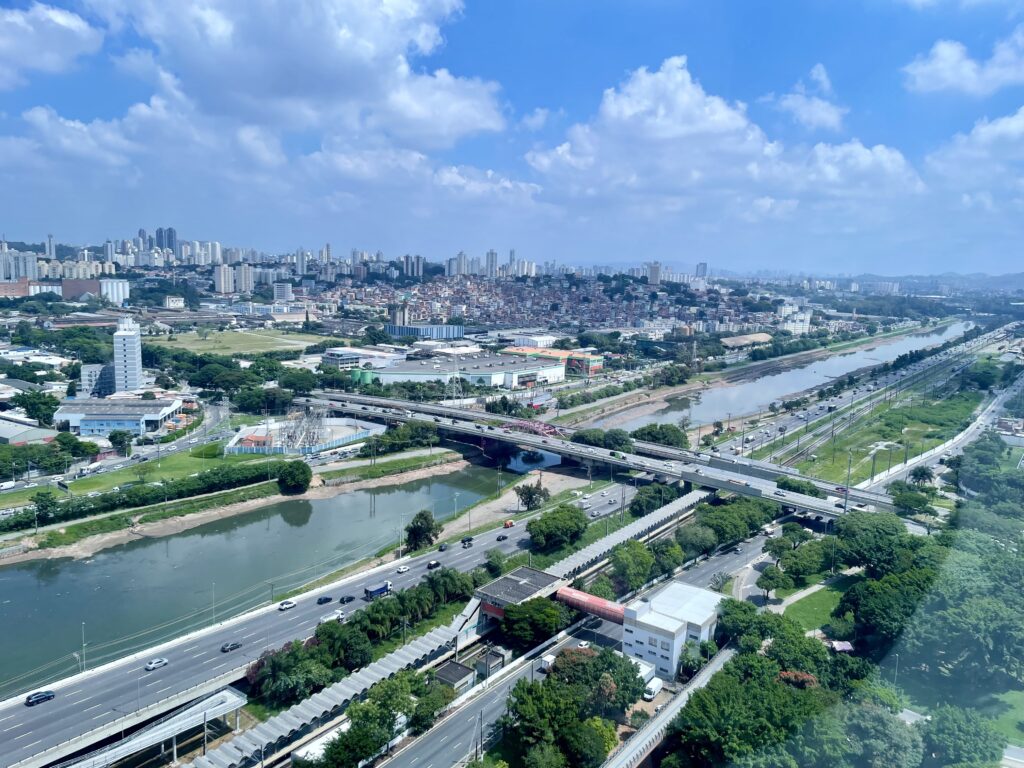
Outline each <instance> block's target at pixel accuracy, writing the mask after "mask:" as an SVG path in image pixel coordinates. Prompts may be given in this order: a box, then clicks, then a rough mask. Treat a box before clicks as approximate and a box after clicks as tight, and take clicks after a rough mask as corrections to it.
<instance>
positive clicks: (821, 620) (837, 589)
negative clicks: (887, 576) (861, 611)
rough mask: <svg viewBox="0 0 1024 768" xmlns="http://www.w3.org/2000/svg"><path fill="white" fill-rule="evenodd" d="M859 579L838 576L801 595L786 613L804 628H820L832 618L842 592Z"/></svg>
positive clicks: (805, 629)
mask: <svg viewBox="0 0 1024 768" xmlns="http://www.w3.org/2000/svg"><path fill="white" fill-rule="evenodd" d="M858 581H860V578H859V577H857V576H840V577H839V578H838V579H835V580H834V581H832V582H831V583H829V584H827V585H826V586H825V587H823V588H822V589H819V590H818V591H817V592H812V593H811V594H809V595H807V597H802V598H800V599H799V600H797V601H796V602H794V603H792V604H791V605H790V606H788V607H787V608H786V611H785V613H786V615H787V616H788V617H789V618H791V619H793V620H794V621H795V622H796V623H797V624H799V625H800V626H801V627H803V628H804V631H808V632H809V631H810V630H812V629H821V628H822V627H824V626H825V625H826V624H828V623H829V620H830V619H831V618H832V611H834V610H835V608H836V606H838V605H839V600H840V599H841V598H842V596H843V593H844V592H846V590H848V589H849V588H850V587H852V586H853V585H854V584H856V583H857V582H858Z"/></svg>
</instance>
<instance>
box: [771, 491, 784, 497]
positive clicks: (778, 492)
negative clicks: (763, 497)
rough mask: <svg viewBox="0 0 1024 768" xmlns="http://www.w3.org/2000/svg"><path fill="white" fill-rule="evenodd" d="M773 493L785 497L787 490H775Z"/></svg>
mask: <svg viewBox="0 0 1024 768" xmlns="http://www.w3.org/2000/svg"><path fill="white" fill-rule="evenodd" d="M772 495H773V496H782V497H785V495H786V492H785V491H773V492H772Z"/></svg>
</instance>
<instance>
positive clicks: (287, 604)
mask: <svg viewBox="0 0 1024 768" xmlns="http://www.w3.org/2000/svg"><path fill="white" fill-rule="evenodd" d="M294 607H295V601H294V600H282V601H281V602H280V603H278V604H277V610H279V611H290V610H291V609H292V608H294Z"/></svg>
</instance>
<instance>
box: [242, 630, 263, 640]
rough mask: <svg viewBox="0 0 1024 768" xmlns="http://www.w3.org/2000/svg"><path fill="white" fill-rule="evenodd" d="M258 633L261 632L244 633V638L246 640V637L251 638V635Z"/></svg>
mask: <svg viewBox="0 0 1024 768" xmlns="http://www.w3.org/2000/svg"><path fill="white" fill-rule="evenodd" d="M258 634H259V632H250V633H249V634H248V635H242V639H243V640H245V639H246V638H249V637H252V636H253V635H258Z"/></svg>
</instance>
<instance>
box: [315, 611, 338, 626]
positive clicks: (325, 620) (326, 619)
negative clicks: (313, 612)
mask: <svg viewBox="0 0 1024 768" xmlns="http://www.w3.org/2000/svg"><path fill="white" fill-rule="evenodd" d="M332 621H336V622H338V623H339V624H340V623H341V622H343V621H345V612H344V611H343V610H341V608H338V609H336V610H333V611H331V612H330V613H325V614H324V615H323V616H321V617H320V618H319V619H318V620H317V622H316V623H317V624H318V625H319V624H330V623H331V622H332Z"/></svg>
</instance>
